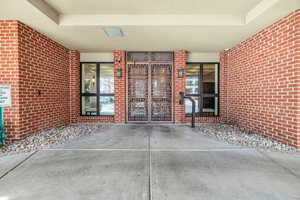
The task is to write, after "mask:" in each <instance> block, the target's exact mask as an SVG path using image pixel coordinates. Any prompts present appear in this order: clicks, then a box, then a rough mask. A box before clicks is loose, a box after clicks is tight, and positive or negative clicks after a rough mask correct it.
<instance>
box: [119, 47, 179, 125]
mask: <svg viewBox="0 0 300 200" xmlns="http://www.w3.org/2000/svg"><path fill="white" fill-rule="evenodd" d="M134 52H145V51H130V53H134ZM146 52H147V51H146ZM160 52H161V53H172V58H173V60H172V62H160V61H157V62H153V61H152V62H136V63H137V64H148V83H147V84H148V88H147V89H148V103H147V106H148V116H147V117H148V120H147V121H129V120H128V114H129V111H128V109H129V97H128V93H129V91H128V89H129V88H128V84H129V79H128V78H129V77H128V65H127V59H125V62H126V63H125V66H126V83H125V90H126V91H125V92H126V123H141V124H145V123H172V122H174V108H173V104H174V101H173V98H174V95H173V88H174V82H173V75H174V74H173V73H174V52H170V51H155V53H160ZM127 53H128V52H126V57H127ZM128 64H135V62H129V63H128ZM151 64H170V65H171V80H170V81H171V84H170V85H171V87H172V88H171V98H170V105H171V111H170V114H171V120H170V121H151V110H150V108H151V80H152V79H151V78H152V77H151V71H149V69H150V70H151Z"/></svg>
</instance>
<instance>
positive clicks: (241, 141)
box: [197, 123, 297, 152]
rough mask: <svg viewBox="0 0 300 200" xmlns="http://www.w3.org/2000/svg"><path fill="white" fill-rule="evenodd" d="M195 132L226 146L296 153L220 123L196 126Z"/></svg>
mask: <svg viewBox="0 0 300 200" xmlns="http://www.w3.org/2000/svg"><path fill="white" fill-rule="evenodd" d="M197 132H199V133H200V134H202V135H205V136H209V137H214V138H216V139H217V140H220V141H224V142H226V143H228V144H235V145H240V146H243V147H252V148H257V149H261V150H270V151H282V152H296V151H297V150H296V148H294V147H291V146H288V145H285V144H283V143H280V142H277V141H274V140H271V139H270V138H267V137H264V136H262V135H259V134H256V133H253V132H251V131H249V130H247V129H244V128H240V127H237V126H233V125H227V124H221V123H203V124H199V125H198V126H197Z"/></svg>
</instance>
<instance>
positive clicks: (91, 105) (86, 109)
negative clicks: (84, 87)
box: [81, 96, 97, 115]
mask: <svg viewBox="0 0 300 200" xmlns="http://www.w3.org/2000/svg"><path fill="white" fill-rule="evenodd" d="M81 105H82V115H97V97H95V96H83V97H82V98H81Z"/></svg>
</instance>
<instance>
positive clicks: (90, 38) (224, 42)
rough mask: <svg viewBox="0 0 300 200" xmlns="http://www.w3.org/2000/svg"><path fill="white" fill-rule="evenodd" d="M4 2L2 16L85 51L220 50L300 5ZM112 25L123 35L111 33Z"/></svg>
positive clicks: (296, 1)
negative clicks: (108, 28)
mask: <svg viewBox="0 0 300 200" xmlns="http://www.w3.org/2000/svg"><path fill="white" fill-rule="evenodd" d="M0 1H1V6H0V19H16V20H20V21H22V22H23V23H25V24H27V25H29V26H31V27H33V28H34V29H36V30H38V31H40V32H41V33H43V34H45V35H47V36H49V37H50V38H52V39H53V40H55V41H57V42H59V43H61V44H63V45H64V46H66V47H68V48H70V49H77V50H80V51H81V52H107V51H112V50H115V49H125V50H135V51H137V50H138V51H159V50H178V49H185V50H188V51H192V52H219V51H222V50H223V49H226V48H231V47H233V46H234V45H236V44H237V43H239V42H241V41H243V40H245V39H246V38H248V37H250V36H251V35H253V34H255V33H256V32H258V31H260V30H262V29H263V28H264V27H266V26H268V25H271V24H272V23H274V22H275V21H276V20H279V19H280V18H282V17H284V16H286V15H288V14H289V13H291V12H292V11H294V10H297V9H299V8H300V0H0ZM109 26H117V27H121V28H122V31H123V33H124V37H120V38H109V37H107V36H106V35H105V33H104V32H103V27H109Z"/></svg>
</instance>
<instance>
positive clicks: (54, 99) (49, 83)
mask: <svg viewBox="0 0 300 200" xmlns="http://www.w3.org/2000/svg"><path fill="white" fill-rule="evenodd" d="M18 34H19V35H18V40H19V43H18V52H19V57H18V60H19V91H18V95H19V102H20V112H19V114H20V118H21V121H20V131H19V132H18V134H17V135H14V136H13V139H21V138H24V137H26V136H27V135H28V134H31V133H35V132H39V131H42V130H45V129H49V128H53V127H57V126H61V125H65V124H68V123H69V117H70V116H69V109H70V108H69V105H70V104H69V76H68V75H69V60H68V58H69V50H68V49H67V48H65V47H64V46H62V45H60V44H58V43H56V42H54V41H53V40H51V39H49V38H48V37H46V36H44V35H42V34H40V33H38V32H37V31H35V30H33V29H32V28H30V27H28V26H26V25H25V24H23V23H21V22H19V23H18ZM39 91H40V93H41V94H40V95H39V94H38V93H39Z"/></svg>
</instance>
